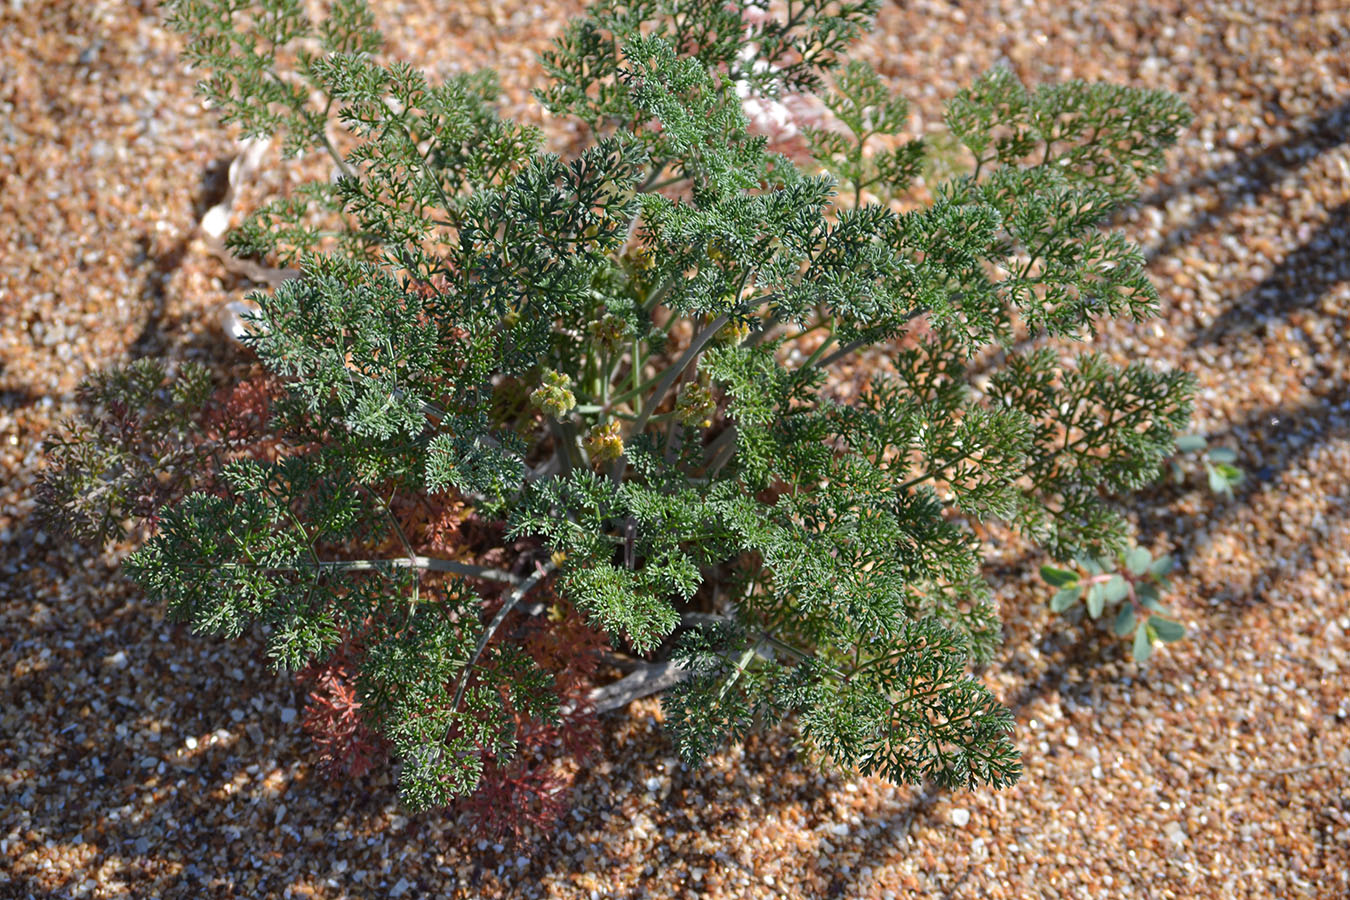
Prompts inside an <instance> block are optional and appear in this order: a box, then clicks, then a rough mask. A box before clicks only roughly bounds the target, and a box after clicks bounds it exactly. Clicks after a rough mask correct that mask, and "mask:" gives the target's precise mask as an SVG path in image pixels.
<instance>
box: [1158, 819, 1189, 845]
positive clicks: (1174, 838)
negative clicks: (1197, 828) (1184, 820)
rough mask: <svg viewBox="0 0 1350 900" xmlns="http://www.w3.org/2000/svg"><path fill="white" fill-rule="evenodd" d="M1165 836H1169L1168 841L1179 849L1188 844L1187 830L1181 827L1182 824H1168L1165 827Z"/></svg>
mask: <svg viewBox="0 0 1350 900" xmlns="http://www.w3.org/2000/svg"><path fill="white" fill-rule="evenodd" d="M1163 834H1165V835H1167V839H1168V840H1169V841H1171V842H1172V843H1174V844H1176V845H1177V846H1178V847H1180V846H1181V845H1182V844H1184V843H1186V841H1187V839H1188V838H1187V835H1186V829H1184V828H1182V827H1181V823H1180V822H1168V823H1167V824H1166V825H1164V826H1163Z"/></svg>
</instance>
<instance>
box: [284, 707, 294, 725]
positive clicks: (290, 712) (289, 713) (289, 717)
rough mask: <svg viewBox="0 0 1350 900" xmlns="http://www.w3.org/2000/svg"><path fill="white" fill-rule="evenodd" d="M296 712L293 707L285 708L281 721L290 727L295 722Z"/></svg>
mask: <svg viewBox="0 0 1350 900" xmlns="http://www.w3.org/2000/svg"><path fill="white" fill-rule="evenodd" d="M295 716H296V712H295V710H294V709H293V708H292V707H289V706H287V707H285V708H284V709H282V710H281V721H282V724H284V725H289V724H291V723H292V722H294V721H295Z"/></svg>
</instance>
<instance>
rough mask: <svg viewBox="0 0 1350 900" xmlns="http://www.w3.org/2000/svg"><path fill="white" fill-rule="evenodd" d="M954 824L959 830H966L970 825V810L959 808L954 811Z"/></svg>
mask: <svg viewBox="0 0 1350 900" xmlns="http://www.w3.org/2000/svg"><path fill="white" fill-rule="evenodd" d="M952 824H953V825H955V826H956V827H957V828H965V827H966V826H967V825H969V824H970V810H968V809H962V808H961V807H959V806H958V807H957V808H956V809H954V810H952Z"/></svg>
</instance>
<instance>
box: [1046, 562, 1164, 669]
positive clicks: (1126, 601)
mask: <svg viewBox="0 0 1350 900" xmlns="http://www.w3.org/2000/svg"><path fill="white" fill-rule="evenodd" d="M1075 562H1076V563H1077V565H1078V566H1079V568H1080V569H1081V570H1082V571H1081V572H1075V571H1072V570H1069V569H1060V568H1057V567H1055V566H1051V565H1044V566H1041V577H1042V578H1044V579H1045V580H1046V581H1047V582H1049V583H1050V584H1051V585H1052V586H1054V587H1056V588H1059V591H1058V593H1056V594H1055V596H1054V597H1053V598H1051V600H1050V609H1051V610H1053V611H1054V612H1057V613H1058V612H1066V611H1068V610H1071V609H1075V608H1077V607H1078V605H1079V604H1080V603H1082V604H1083V605H1084V606H1085V607H1086V608H1087V614H1088V616H1089V617H1090V618H1092V619H1100V618H1101V617H1102V615H1103V613H1105V612H1106V611H1107V610H1110V609H1115V608H1116V607H1119V609H1118V611H1117V612H1116V615H1115V617H1114V618H1113V619H1112V620H1111V621H1112V626H1111V627H1112V630H1113V631H1114V632H1115V634H1116V636H1117V637H1122V638H1124V637H1128V638H1131V639H1132V641H1131V650H1132V653H1133V654H1134V660H1135V662H1139V663H1142V662H1146V661H1147V660H1148V658H1149V656H1151V655H1152V653H1153V645H1154V644H1156V643H1157V642H1158V641H1163V642H1165V643H1171V642H1173V641H1179V640H1181V639H1182V638H1183V637H1185V636H1186V629H1185V627H1184V626H1182V625H1181V624H1179V623H1177V622H1174V621H1172V620H1171V619H1168V618H1166V616H1167V615H1168V612H1167V610H1166V609H1164V608H1163V605H1162V595H1163V594H1164V593H1166V592H1167V591H1168V590H1170V589H1171V584H1170V582H1169V581H1168V580H1167V576H1168V574H1170V573H1171V571H1172V565H1173V562H1172V557H1171V556H1166V555H1164V556H1160V557H1158V558H1157V559H1154V558H1153V554H1151V553H1149V552H1148V550H1147V549H1146V548H1144V547H1131V548H1130V549H1129V550H1127V551H1123V552H1121V553H1119V554H1117V555H1116V556H1114V557H1112V556H1100V557H1090V556H1084V557H1080V558H1078V559H1076V560H1075Z"/></svg>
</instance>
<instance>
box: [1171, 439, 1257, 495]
mask: <svg viewBox="0 0 1350 900" xmlns="http://www.w3.org/2000/svg"><path fill="white" fill-rule="evenodd" d="M1176 446H1177V453H1178V454H1182V453H1199V454H1200V464H1201V465H1202V466H1203V467H1204V469H1205V479H1206V482H1207V483H1208V484H1209V489H1210V490H1211V491H1213V492H1214V493H1216V494H1222V495H1224V496H1226V497H1232V496H1233V488H1235V487H1237V486H1238V485H1240V484H1242V482H1243V481H1245V480H1246V478H1247V475H1246V473H1245V472H1243V471H1242V470H1241V469H1239V468H1238V467H1237V466H1235V465H1234V463H1236V462H1237V451H1235V450H1233V449H1232V448H1230V447H1211V446H1209V441H1207V440H1206V439H1205V436H1204V435H1203V434H1182V435H1178V436H1177V440H1176ZM1202 451H1203V452H1202ZM1167 465H1168V468H1169V469H1170V470H1171V472H1172V480H1173V481H1174V482H1175V483H1177V484H1181V483H1182V482H1183V481H1185V480H1186V470H1185V469H1184V468H1183V467H1182V463H1181V461H1180V460H1179V459H1176V458H1173V459H1170V460H1168V461H1167Z"/></svg>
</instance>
